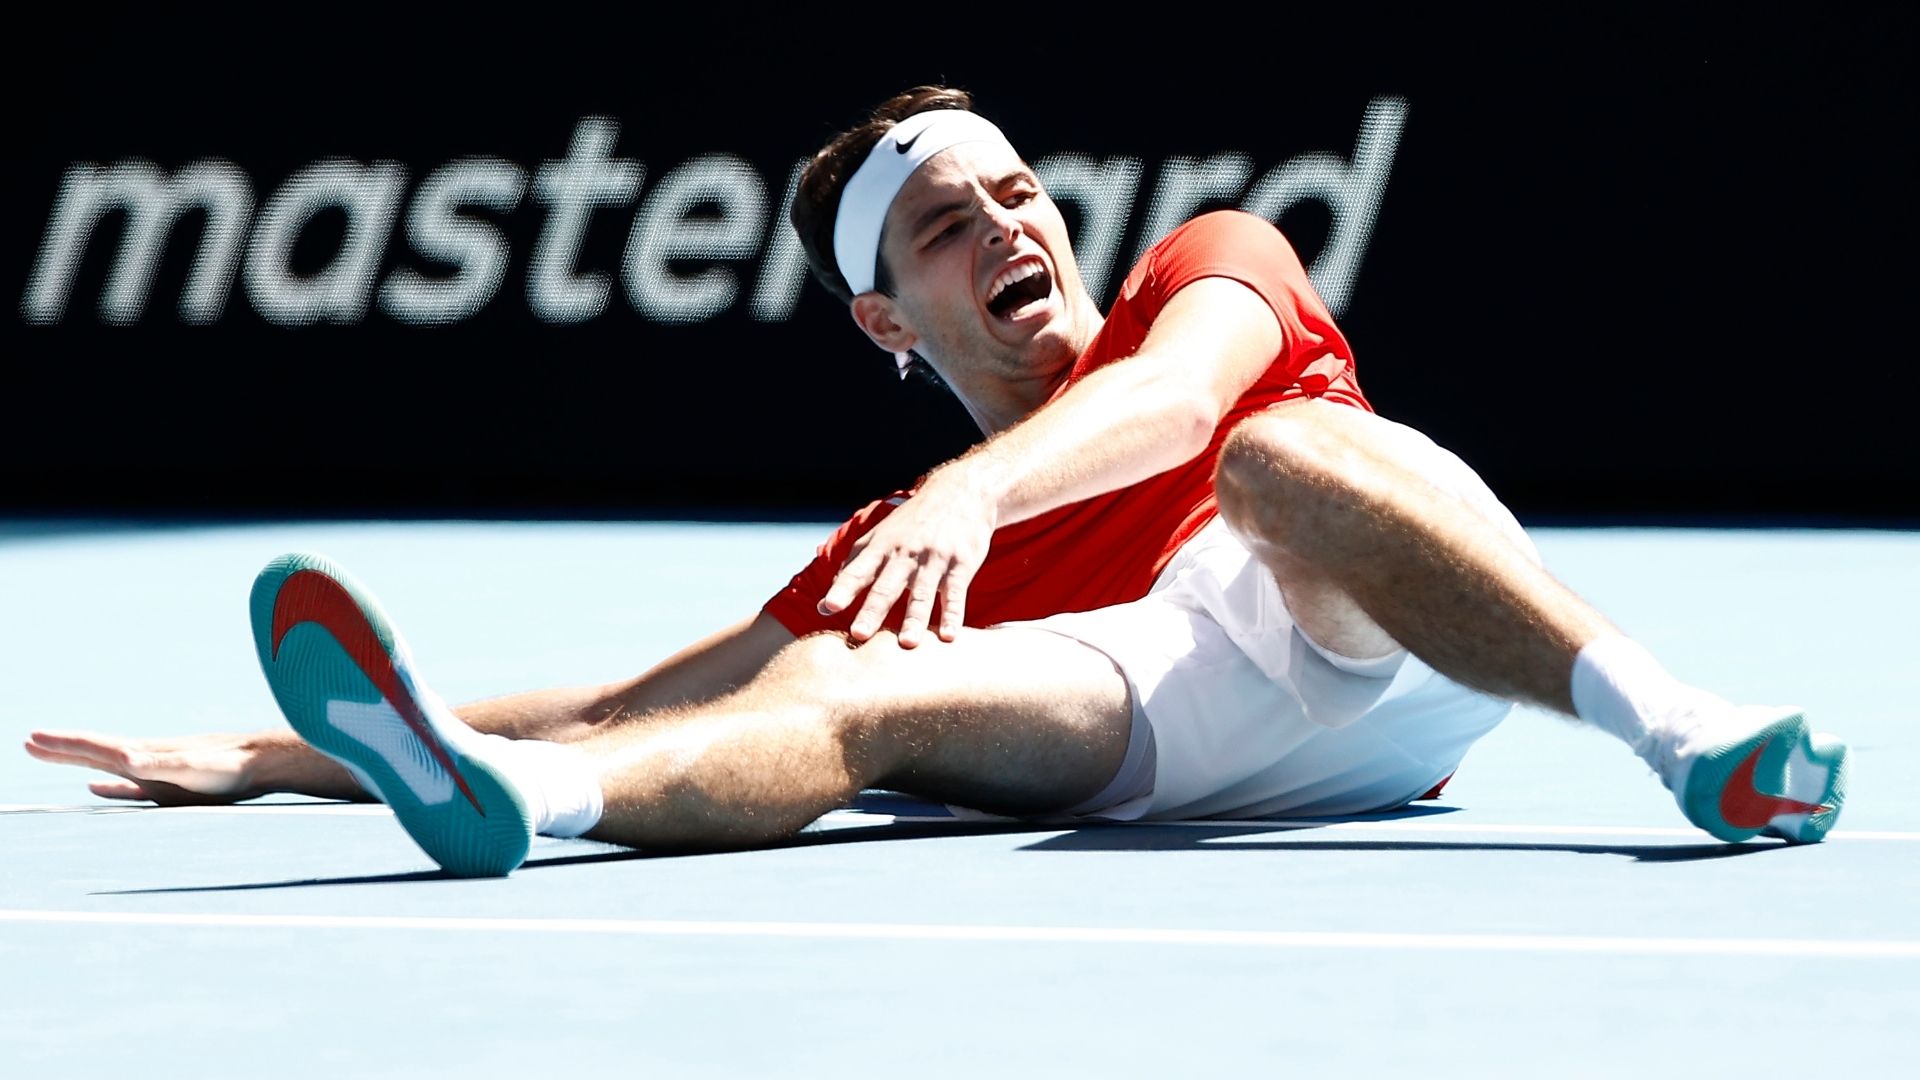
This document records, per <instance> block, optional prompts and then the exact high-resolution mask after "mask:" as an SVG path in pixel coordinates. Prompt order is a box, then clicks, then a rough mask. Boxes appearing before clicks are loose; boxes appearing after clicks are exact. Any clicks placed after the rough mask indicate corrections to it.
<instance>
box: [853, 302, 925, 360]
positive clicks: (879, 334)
mask: <svg viewBox="0 0 1920 1080" xmlns="http://www.w3.org/2000/svg"><path fill="white" fill-rule="evenodd" d="M851 310H852V312H853V321H854V322H856V323H858V324H859V326H860V329H862V330H865V331H866V332H867V336H868V337H870V338H872V339H873V343H874V344H875V345H878V346H880V347H881V348H882V349H885V350H886V351H888V352H890V353H903V352H906V351H907V350H908V349H911V348H913V346H914V345H915V343H917V342H918V341H919V340H920V335H918V334H916V333H914V332H913V331H912V330H909V329H907V328H906V327H904V326H902V325H900V323H899V322H897V321H896V320H895V318H894V315H895V312H894V306H893V301H892V300H891V299H889V298H887V297H886V296H885V295H883V294H881V293H877V292H863V293H861V294H860V295H859V296H856V297H854V298H853V305H852V307H851Z"/></svg>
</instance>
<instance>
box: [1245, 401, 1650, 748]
mask: <svg viewBox="0 0 1920 1080" xmlns="http://www.w3.org/2000/svg"><path fill="white" fill-rule="evenodd" d="M1371 419H1372V418H1371V417H1368V416H1365V415H1363V414H1361V413H1359V412H1358V411H1357V410H1354V409H1351V408H1349V407H1347V406H1343V405H1335V404H1331V403H1328V402H1323V401H1315V400H1302V401H1296V402H1289V403H1287V404H1285V405H1280V406H1276V407H1274V408H1272V409H1269V410H1267V411H1266V412H1264V413H1261V414H1259V415H1256V416H1254V417H1251V418H1249V419H1248V420H1246V421H1244V422H1243V423H1242V424H1240V426H1239V427H1237V428H1235V429H1234V431H1233V433H1232V435H1230V436H1229V438H1228V441H1227V444H1226V446H1225V448H1224V449H1223V451H1222V453H1221V459H1220V466H1219V472H1218V475H1217V481H1216V484H1217V490H1218V494H1219V498H1220V508H1221V512H1222V514H1223V515H1224V517H1225V518H1226V521H1227V524H1228V525H1229V527H1231V528H1232V529H1233V531H1234V532H1235V534H1236V535H1238V536H1239V537H1240V538H1241V539H1242V540H1243V541H1244V542H1246V543H1247V544H1248V547H1249V549H1250V550H1252V551H1253V552H1254V554H1255V555H1256V556H1257V557H1258V558H1259V559H1260V560H1261V561H1262V562H1263V563H1265V564H1266V565H1267V566H1268V567H1269V568H1271V569H1272V570H1273V572H1274V574H1275V576H1276V578H1277V579H1278V580H1279V583H1280V588H1281V592H1282V594H1283V595H1284V596H1285V597H1286V599H1287V604H1288V608H1289V610H1290V611H1292V612H1293V614H1294V616H1295V617H1296V619H1298V620H1299V623H1300V625H1301V629H1302V630H1304V631H1305V632H1306V633H1307V634H1308V636H1310V637H1312V638H1313V639H1314V640H1315V641H1317V642H1319V643H1320V644H1321V645H1324V646H1326V647H1327V648H1328V649H1331V650H1333V651H1334V652H1337V653H1340V654H1342V655H1346V656H1353V657H1356V658H1365V657H1369V656H1382V655H1385V654H1387V653H1389V652H1391V651H1392V650H1393V649H1394V648H1395V647H1396V646H1397V645H1404V646H1405V647H1406V648H1407V649H1408V650H1410V651H1411V652H1412V653H1413V654H1414V655H1416V656H1418V657H1419V658H1420V659H1421V660H1423V661H1425V662H1426V663H1427V664H1428V665H1429V666H1430V667H1432V668H1433V669H1434V670H1436V671H1438V672H1440V673H1441V674H1443V675H1445V676H1447V677H1449V678H1451V679H1453V680H1454V681H1456V682H1459V683H1462V684H1464V685H1467V686H1471V687H1473V688H1475V689H1477V690H1481V691H1483V692H1486V693H1490V694H1494V695H1496V696H1500V697H1505V698H1508V699H1510V700H1520V701H1526V702H1530V703H1533V704H1536V705H1542V706H1546V707H1548V708H1551V709H1555V710H1558V711H1560V712H1562V713H1566V714H1568V715H1572V714H1573V712H1574V707H1573V699H1572V696H1571V691H1570V681H1571V675H1572V671H1573V666H1574V660H1575V658H1576V656H1577V655H1578V654H1579V652H1580V649H1581V648H1582V647H1583V646H1585V645H1586V644H1587V643H1588V642H1590V641H1592V640H1593V639H1594V638H1596V637H1598V636H1600V635H1601V634H1604V633H1607V632H1610V631H1612V629H1613V628H1612V626H1611V624H1610V623H1609V622H1608V621H1607V620H1606V619H1605V617H1604V616H1602V615H1601V614H1600V613H1599V612H1598V611H1596V610H1594V609H1593V608H1592V607H1591V606H1590V605H1588V604H1587V603H1586V602H1585V601H1583V600H1582V599H1580V598H1579V597H1578V596H1576V595H1575V594H1574V593H1573V592H1572V591H1571V590H1569V589H1568V588H1567V587H1566V586H1565V585H1563V584H1561V583H1560V582H1559V581H1558V580H1556V579H1555V578H1554V577H1552V575H1550V574H1549V573H1547V571H1546V570H1544V569H1543V568H1542V567H1541V566H1540V565H1539V564H1538V563H1537V562H1535V561H1534V559H1533V558H1532V556H1531V555H1530V553H1528V552H1526V551H1525V550H1523V549H1522V548H1521V547H1519V546H1518V545H1517V544H1515V543H1514V542H1513V541H1512V540H1510V539H1509V538H1508V537H1507V536H1506V534H1504V533H1503V532H1502V531H1501V530H1500V528H1499V527H1497V526H1495V525H1494V524H1493V523H1492V522H1490V521H1489V520H1487V519H1486V518H1485V517H1483V516H1482V515H1481V514H1479V513H1478V512H1476V511H1475V510H1474V509H1473V508H1472V507H1471V506H1470V505H1469V504H1468V503H1466V502H1465V501H1464V500H1462V499H1461V498H1459V497H1457V496H1455V495H1453V494H1451V493H1448V492H1446V491H1443V490H1441V489H1439V488H1436V487H1434V486H1433V485H1432V484H1431V483H1430V482H1428V481H1427V480H1426V479H1424V478H1423V477H1422V476H1421V475H1420V474H1419V473H1418V472H1416V471H1415V470H1414V469H1412V468H1411V467H1409V465H1408V464H1407V462H1406V460H1405V459H1404V457H1402V455H1401V453H1400V451H1399V448H1398V447H1397V446H1396V445H1395V444H1394V443H1392V442H1391V441H1387V440H1382V439H1379V438H1375V437H1374V436H1375V434H1376V432H1375V431H1373V430H1372V429H1371V428H1370V426H1369V421H1370V420H1371Z"/></svg>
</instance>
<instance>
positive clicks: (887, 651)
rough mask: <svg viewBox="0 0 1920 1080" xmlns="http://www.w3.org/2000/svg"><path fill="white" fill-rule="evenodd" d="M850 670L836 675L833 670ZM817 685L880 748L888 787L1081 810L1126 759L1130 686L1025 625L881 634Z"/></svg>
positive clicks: (1019, 811)
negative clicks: (911, 635)
mask: <svg viewBox="0 0 1920 1080" xmlns="http://www.w3.org/2000/svg"><path fill="white" fill-rule="evenodd" d="M843 663H844V665H846V666H845V668H844V669H843V670H840V671H833V670H831V669H833V668H841V667H842V664H843ZM826 667H827V668H828V669H829V670H824V671H821V672H818V673H817V674H816V676H815V677H826V678H842V679H844V680H845V681H844V682H843V683H842V684H841V685H840V686H838V687H836V688H834V689H833V690H832V694H833V697H834V699H835V700H836V701H837V702H839V703H840V704H839V706H838V708H839V711H841V712H842V713H844V714H846V715H848V716H850V717H851V718H852V722H853V723H854V725H855V726H856V727H857V728H858V729H859V730H861V731H863V732H866V733H868V737H870V738H873V739H876V740H879V741H880V742H881V743H882V744H883V749H882V754H883V757H884V758H885V759H886V760H887V761H889V762H890V763H891V764H890V767H889V768H888V770H887V771H886V772H885V773H884V774H883V775H882V776H881V778H880V780H879V783H880V785H881V786H884V787H886V788H888V789H890V790H895V791H901V792H905V793H908V794H911V795H915V796H918V797H921V798H927V799H933V800H936V801H939V802H943V803H949V804H954V805H958V806H965V807H971V808H973V809H977V810H983V811H986V812H989V813H996V814H1011V815H1034V814H1046V813H1051V812H1057V811H1060V810H1062V809H1065V808H1067V807H1072V806H1077V805H1079V804H1080V803H1082V802H1084V801H1085V800H1087V799H1088V798H1090V797H1092V796H1093V795H1095V794H1096V793H1098V792H1100V791H1101V790H1102V789H1103V788H1105V787H1106V785H1107V783H1108V782H1109V781H1110V780H1112V779H1113V776H1114V774H1115V773H1116V772H1117V771H1118V770H1119V768H1120V765H1121V763H1122V762H1123V761H1124V760H1125V758H1126V753H1127V745H1128V739H1129V736H1130V734H1131V731H1132V727H1133V708H1132V703H1131V700H1130V698H1129V694H1128V689H1127V682H1126V679H1125V678H1124V677H1123V676H1122V675H1121V674H1120V672H1119V670H1118V669H1116V668H1115V667H1114V665H1113V662H1112V661H1111V660H1110V659H1108V658H1107V656H1106V655H1105V654H1103V653H1101V652H1100V651H1099V650H1097V649H1095V648H1093V647H1091V646H1089V645H1086V644H1084V643H1082V642H1079V641H1075V640H1073V639H1071V638H1066V637H1062V636H1061V635H1059V634H1053V633H1048V632H1047V631H1044V630H1037V629H1032V628H1029V627H1021V626H1006V627H993V628H988V629H972V628H969V629H965V630H963V631H962V632H961V633H960V634H959V635H958V637H957V638H956V639H955V640H954V641H952V642H938V641H935V642H930V643H928V644H924V645H921V646H920V647H918V648H914V649H903V648H901V647H900V646H899V644H898V642H897V640H896V639H895V638H894V636H893V635H892V634H881V635H878V636H876V637H874V638H873V639H872V640H870V641H869V642H867V643H866V644H864V645H861V646H859V647H858V648H853V649H848V650H847V656H846V657H845V660H844V661H839V660H836V661H835V662H833V663H831V664H829V665H826Z"/></svg>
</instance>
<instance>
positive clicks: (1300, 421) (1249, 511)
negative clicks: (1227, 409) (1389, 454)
mask: <svg viewBox="0 0 1920 1080" xmlns="http://www.w3.org/2000/svg"><path fill="white" fill-rule="evenodd" d="M1346 408H1348V407H1347V406H1344V405H1333V404H1329V403H1327V402H1322V401H1314V400H1311V399H1301V400H1298V401H1291V402H1287V403H1285V404H1282V405H1276V406H1274V407H1273V408H1270V409H1266V410H1263V411H1261V412H1259V413H1255V414H1254V415H1253V416H1250V417H1248V418H1246V419H1245V420H1242V421H1241V422H1240V423H1239V424H1237V425H1235V426H1234V428H1233V430H1232V431H1231V432H1229V433H1228V434H1227V438H1226V441H1225V443H1224V444H1222V446H1221V448H1220V459H1219V462H1218V464H1217V465H1216V466H1215V471H1214V493H1215V495H1216V496H1217V497H1218V499H1219V502H1220V512H1221V514H1222V515H1223V516H1225V517H1226V519H1227V524H1228V525H1230V526H1232V527H1233V529H1234V530H1235V531H1236V532H1237V533H1239V534H1241V535H1242V536H1243V537H1245V538H1248V539H1252V540H1257V541H1260V542H1262V543H1265V544H1273V545H1280V546H1286V545H1287V544H1288V542H1289V540H1290V539H1291V538H1292V536H1293V535H1294V534H1295V533H1297V532H1298V531H1300V529H1301V528H1302V527H1303V526H1305V525H1306V524H1307V523H1309V522H1310V521H1311V519H1312V518H1313V517H1314V516H1315V514H1316V512H1317V510H1318V509H1319V508H1320V507H1322V506H1324V505H1325V504H1327V503H1328V502H1329V501H1336V502H1340V503H1350V502H1351V501H1353V500H1354V499H1355V498H1356V497H1357V495H1358V494H1359V491H1360V489H1361V486H1362V485H1363V483H1364V481H1365V472H1364V470H1365V456H1364V454H1363V453H1362V451H1361V448H1360V446H1359V445H1358V443H1357V442H1356V439H1355V434H1354V433H1353V432H1351V431H1348V430H1347V425H1344V424H1342V423H1341V422H1340V420H1341V419H1342V418H1341V417H1339V416H1338V415H1337V414H1335V413H1333V412H1331V411H1332V410H1344V409H1346Z"/></svg>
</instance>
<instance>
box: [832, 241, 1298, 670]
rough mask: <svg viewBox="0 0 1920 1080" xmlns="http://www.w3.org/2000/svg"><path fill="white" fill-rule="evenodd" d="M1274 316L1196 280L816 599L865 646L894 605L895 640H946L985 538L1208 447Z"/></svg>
mask: <svg viewBox="0 0 1920 1080" xmlns="http://www.w3.org/2000/svg"><path fill="white" fill-rule="evenodd" d="M1284 341H1285V335H1284V332H1283V331H1282V330H1281V327H1280V320H1279V319H1278V318H1277V317H1275V315H1274V313H1273V309H1272V308H1271V307H1269V306H1268V304H1267V301H1266V300H1265V299H1263V298H1262V297H1261V296H1260V294H1259V293H1257V292H1255V291H1254V290H1253V289H1251V288H1249V287H1248V286H1246V285H1244V284H1242V283H1240V282H1239V281H1235V280H1233V279H1231V278H1225V277H1203V278H1200V279H1198V280H1196V281H1193V282H1191V283H1189V284H1188V285H1186V286H1185V287H1183V288H1181V289H1180V290H1179V291H1178V292H1176V293H1174V294H1173V295H1172V296H1171V297H1169V298H1168V299H1167V302H1166V304H1165V306H1164V307H1163V308H1162V309H1161V311H1160V314H1159V317H1158V318H1156V319H1155V320H1154V324H1153V326H1152V328H1151V329H1149V330H1148V332H1147V336H1146V339H1145V340H1144V341H1143V342H1142V343H1141V345H1140V348H1139V350H1138V351H1137V352H1135V353H1134V355H1132V356H1130V357H1128V358H1126V359H1124V360H1120V361H1117V362H1115V363H1112V364H1108V365H1106V366H1105V367H1102V368H1100V369H1099V370H1097V371H1094V372H1091V373H1089V374H1088V375H1087V376H1086V377H1084V378H1082V379H1080V380H1079V381H1078V382H1076V383H1074V384H1073V385H1072V386H1071V387H1069V388H1068V389H1067V390H1066V392H1065V393H1063V394H1061V395H1060V396H1059V397H1058V398H1056V399H1054V400H1053V401H1052V402H1050V403H1049V404H1047V405H1046V406H1044V407H1043V408H1041V409H1038V410H1036V411H1035V412H1033V413H1032V414H1030V415H1029V416H1027V417H1026V418H1025V419H1023V420H1021V421H1020V422H1019V423H1017V424H1015V425H1013V426H1012V427H1009V428H1007V429H1006V430H1004V431H1002V432H1000V433H998V434H997V435H995V436H994V437H992V438H991V439H988V440H987V441H985V442H983V443H981V444H979V445H978V446H976V447H974V448H973V449H972V450H970V451H968V452H967V453H966V454H964V455H962V456H961V457H958V458H955V459H954V460H953V461H951V462H948V463H947V464H945V465H942V466H941V467H940V468H938V469H936V470H934V471H933V472H932V473H930V474H928V476H927V478H926V480H925V481H924V482H923V483H922V484H921V485H920V487H919V489H918V490H917V491H916V492H915V494H914V496H913V498H911V499H909V500H907V502H906V503H905V504H903V505H901V506H900V507H899V508H898V509H896V510H895V511H894V513H893V514H892V515H891V516H889V517H888V518H887V520H886V521H884V522H882V523H881V524H880V525H879V526H878V527H876V528H875V529H874V530H873V531H872V532H870V533H868V534H867V536H866V537H865V538H864V539H863V541H862V543H861V546H860V547H858V548H857V549H856V550H855V552H854V555H853V557H852V558H850V559H849V560H848V561H847V564H846V565H845V566H844V567H842V568H841V570H840V573H839V574H838V576H836V577H835V578H834V581H833V585H832V587H831V588H830V589H829V590H828V592H827V594H826V596H825V598H823V599H822V600H821V602H820V610H821V612H822V613H823V614H834V613H837V612H840V611H842V610H844V609H846V608H847V607H848V606H849V605H851V604H852V603H853V601H854V599H855V598H857V597H858V596H859V595H860V593H861V591H862V590H867V597H866V601H865V602H864V603H863V604H862V605H861V608H860V611H859V613H858V614H857V615H856V616H855V618H854V621H853V625H852V628H851V635H852V637H853V639H854V640H855V641H864V640H866V639H867V638H868V637H871V636H872V635H873V634H874V633H875V632H876V631H877V630H878V629H879V628H880V626H881V624H882V623H883V622H884V621H885V619H886V617H887V615H888V614H889V613H890V612H891V611H892V610H893V609H894V607H895V606H896V604H900V603H904V604H905V605H906V611H905V615H904V618H903V621H902V623H901V630H900V644H902V645H905V646H907V647H909V648H911V647H913V646H915V645H918V644H919V643H920V642H921V641H923V640H924V639H925V633H926V631H927V629H928V627H929V620H930V617H931V615H932V612H933V608H934V604H935V601H936V600H937V601H938V602H939V606H940V622H939V626H938V628H937V633H938V634H939V636H940V637H941V638H942V639H944V640H948V641H951V640H953V637H954V635H955V634H956V633H958V632H959V629H960V627H961V625H962V623H963V620H964V618H965V613H966V594H967V586H968V584H969V583H970V582H971V581H972V579H973V575H974V573H975V572H976V571H977V570H978V569H979V567H980V564H981V563H982V562H984V561H985V559H986V554H987V548H988V545H989V544H990V543H991V541H992V538H993V531H994V530H995V529H996V528H998V527H1000V526H1001V525H1010V524H1013V523H1015V522H1018V521H1023V520H1025V519H1027V518H1030V517H1034V516H1036V515H1039V514H1043V513H1046V512H1047V511H1049V510H1052V509H1055V508H1056V507H1060V506H1065V505H1067V504H1069V503H1074V502H1079V501H1080V500H1082V499H1089V498H1092V497H1094V496H1096V495H1103V494H1105V493H1107V492H1109V491H1114V490H1117V489H1119V488H1123V487H1126V486H1127V485H1129V484H1133V483H1137V482H1139V481H1141V480H1144V479H1146V478H1148V477H1150V476H1154V475H1156V474H1158V473H1162V472H1165V471H1166V470H1168V469H1171V468H1174V467H1175V466H1178V465H1184V464H1186V463H1187V462H1189V461H1191V460H1193V459H1194V458H1195V457H1197V456H1199V455H1200V453H1201V452H1203V451H1204V450H1206V448H1207V446H1208V444H1209V443H1211V442H1212V440H1213V435H1214V431H1215V429H1216V428H1217V427H1218V426H1219V423H1220V419H1221V417H1223V416H1225V415H1226V413H1227V410H1228V409H1229V408H1231V407H1232V406H1233V403H1234V402H1235V401H1236V400H1238V399H1239V397H1240V395H1241V394H1243V393H1245V392H1246V390H1247V388H1248V387H1250V386H1252V385H1253V383H1254V380H1256V379H1258V378H1259V377H1260V374H1261V373H1262V372H1264V371H1265V370H1266V369H1267V368H1268V367H1269V366H1270V365H1271V364H1272V363H1273V360H1274V357H1275V356H1276V355H1277V354H1278V353H1279V352H1280V349H1281V346H1282V345H1283V344H1284Z"/></svg>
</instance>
